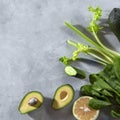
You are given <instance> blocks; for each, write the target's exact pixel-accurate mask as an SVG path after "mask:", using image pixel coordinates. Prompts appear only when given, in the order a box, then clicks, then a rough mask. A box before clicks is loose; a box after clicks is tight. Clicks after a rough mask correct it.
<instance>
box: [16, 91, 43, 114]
mask: <svg viewBox="0 0 120 120" xmlns="http://www.w3.org/2000/svg"><path fill="white" fill-rule="evenodd" d="M34 93H38V94H40V95H41V97H42V99H43V102H44V96H43V95H42V93H41V92H38V91H30V92H28V93H27V94H25V96H24V97H23V98H22V100H21V102H20V104H19V107H18V111H19V112H20V113H21V114H26V113H29V112H32V111H34V110H29V111H28V112H26V113H22V112H21V111H20V107H21V105H22V103H23V101H24V100H25V98H26V97H27V96H28V95H29V94H34ZM43 102H42V104H43ZM42 104H40V105H39V106H37V108H36V109H38V108H40V107H41V105H42Z"/></svg>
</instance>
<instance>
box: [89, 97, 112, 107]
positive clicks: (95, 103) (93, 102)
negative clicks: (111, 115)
mask: <svg viewBox="0 0 120 120" xmlns="http://www.w3.org/2000/svg"><path fill="white" fill-rule="evenodd" d="M88 105H89V106H90V107H92V108H94V109H100V108H105V107H108V106H110V105H112V103H110V102H106V101H103V100H99V99H95V98H93V99H91V100H90V101H89V103H88Z"/></svg>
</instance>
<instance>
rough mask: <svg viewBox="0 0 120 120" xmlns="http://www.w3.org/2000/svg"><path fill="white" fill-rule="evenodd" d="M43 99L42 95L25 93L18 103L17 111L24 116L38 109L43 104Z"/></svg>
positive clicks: (32, 92)
mask: <svg viewBox="0 0 120 120" xmlns="http://www.w3.org/2000/svg"><path fill="white" fill-rule="evenodd" d="M43 101H44V98H43V95H42V93H40V92H38V91H31V92H29V93H27V94H26V95H25V96H24V97H23V99H22V101H21V102H20V105H19V108H18V110H19V111H20V113H21V114H25V113H28V112H31V111H34V110H36V109H38V108H39V107H40V106H41V105H42V104H43Z"/></svg>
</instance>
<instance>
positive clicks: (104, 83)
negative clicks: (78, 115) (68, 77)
mask: <svg viewBox="0 0 120 120" xmlns="http://www.w3.org/2000/svg"><path fill="white" fill-rule="evenodd" d="M89 11H90V12H92V13H93V18H92V19H91V21H90V24H89V26H88V30H89V31H90V32H92V34H93V37H94V40H93V39H91V38H89V37H88V36H87V35H85V34H84V33H82V32H81V31H80V30H79V29H77V28H76V27H75V26H74V25H72V24H70V23H69V22H65V25H66V26H67V27H68V28H70V29H71V30H72V31H74V32H75V33H76V34H78V35H79V36H80V37H82V38H84V39H85V40H86V42H88V43H89V45H84V44H82V43H80V42H74V41H72V40H68V41H67V43H68V44H69V45H71V46H73V47H75V48H76V50H75V51H73V53H72V56H71V57H70V58H69V57H66V56H64V57H61V58H60V61H61V62H62V63H63V64H65V65H71V64H72V62H76V61H77V60H78V59H79V61H80V60H81V57H80V54H81V53H84V54H87V55H90V56H92V57H93V58H95V59H96V60H97V62H98V63H100V64H102V65H103V66H104V68H103V70H102V71H100V72H99V73H96V74H90V76H89V79H90V84H89V85H83V86H82V87H81V88H80V92H81V94H82V95H86V96H92V97H93V98H94V99H93V100H91V102H90V103H89V105H90V106H91V107H93V108H96V109H100V108H103V107H108V106H110V105H112V106H117V107H119V108H120V53H118V52H116V51H114V50H111V49H110V48H108V47H106V46H105V45H104V44H103V43H102V42H101V40H100V38H99V36H98V32H99V31H100V30H101V29H102V27H101V26H99V25H98V22H99V19H100V18H101V15H102V10H101V9H100V8H99V7H97V8H93V7H91V6H90V7H89ZM119 16H120V15H119ZM117 20H118V18H117ZM117 24H120V21H117V22H116V25H117ZM116 31H117V32H118V33H119V36H120V30H119V29H118V28H116ZM93 103H95V104H93ZM111 113H112V114H111V115H112V116H114V117H120V111H118V112H116V109H115V110H113V109H111Z"/></svg>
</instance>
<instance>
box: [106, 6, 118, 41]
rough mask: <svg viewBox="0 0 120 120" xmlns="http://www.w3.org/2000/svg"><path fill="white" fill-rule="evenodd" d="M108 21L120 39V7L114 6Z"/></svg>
mask: <svg viewBox="0 0 120 120" xmlns="http://www.w3.org/2000/svg"><path fill="white" fill-rule="evenodd" d="M108 23H109V26H110V28H111V30H112V31H113V33H114V34H115V35H116V37H117V38H118V40H119V41H120V8H114V9H113V10H112V11H111V12H110V14H109V17H108Z"/></svg>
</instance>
